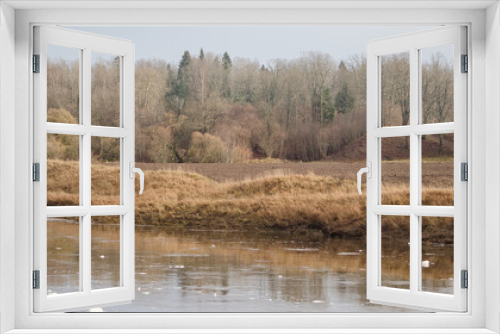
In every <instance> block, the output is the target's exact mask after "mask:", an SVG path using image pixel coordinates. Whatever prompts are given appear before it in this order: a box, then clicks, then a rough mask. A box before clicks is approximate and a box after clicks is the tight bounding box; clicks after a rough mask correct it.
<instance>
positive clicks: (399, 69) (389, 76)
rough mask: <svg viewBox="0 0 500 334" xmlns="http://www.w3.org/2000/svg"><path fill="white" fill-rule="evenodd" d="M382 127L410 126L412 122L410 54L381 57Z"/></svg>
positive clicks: (403, 53)
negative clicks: (410, 121)
mask: <svg viewBox="0 0 500 334" xmlns="http://www.w3.org/2000/svg"><path fill="white" fill-rule="evenodd" d="M380 66H381V78H380V79H381V83H382V89H381V94H382V96H381V106H382V112H381V118H382V119H381V125H382V126H401V125H409V120H410V53H409V52H402V53H396V54H392V55H387V56H381V57H380Z"/></svg>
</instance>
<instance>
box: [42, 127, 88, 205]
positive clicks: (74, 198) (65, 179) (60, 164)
mask: <svg viewBox="0 0 500 334" xmlns="http://www.w3.org/2000/svg"><path fill="white" fill-rule="evenodd" d="M79 153H80V138H79V136H74V135H59V134H52V133H49V134H47V206H66V205H80V162H79Z"/></svg>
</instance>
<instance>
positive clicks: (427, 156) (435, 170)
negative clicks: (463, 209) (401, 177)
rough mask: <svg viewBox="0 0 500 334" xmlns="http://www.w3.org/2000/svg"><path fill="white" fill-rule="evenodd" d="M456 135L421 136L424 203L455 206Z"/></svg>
mask: <svg viewBox="0 0 500 334" xmlns="http://www.w3.org/2000/svg"><path fill="white" fill-rule="evenodd" d="M453 139H454V135H453V134H452V133H450V134H440V135H427V136H421V143H422V205H440V206H446V205H449V206H453V202H454V201H453V198H454V191H453V179H454V172H453V168H454V166H453V148H454V144H453Z"/></svg>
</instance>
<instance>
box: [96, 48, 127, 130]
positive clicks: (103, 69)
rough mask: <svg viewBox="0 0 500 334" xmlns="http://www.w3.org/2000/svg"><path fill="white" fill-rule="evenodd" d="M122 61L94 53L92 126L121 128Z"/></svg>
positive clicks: (108, 55) (118, 58) (111, 56)
mask: <svg viewBox="0 0 500 334" xmlns="http://www.w3.org/2000/svg"><path fill="white" fill-rule="evenodd" d="M120 59H121V58H120V57H118V56H115V55H110V54H106V53H100V52H94V51H92V125H100V126H120Z"/></svg>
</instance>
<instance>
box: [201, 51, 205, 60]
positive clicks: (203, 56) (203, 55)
mask: <svg viewBox="0 0 500 334" xmlns="http://www.w3.org/2000/svg"><path fill="white" fill-rule="evenodd" d="M203 59H205V52H203V48H201V49H200V60H203Z"/></svg>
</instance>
